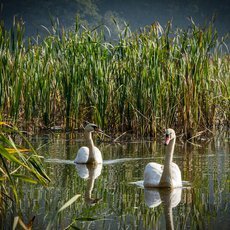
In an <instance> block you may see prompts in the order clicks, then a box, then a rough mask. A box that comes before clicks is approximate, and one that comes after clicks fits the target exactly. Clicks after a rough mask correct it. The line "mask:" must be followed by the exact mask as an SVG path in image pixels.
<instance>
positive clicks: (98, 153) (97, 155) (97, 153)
mask: <svg viewBox="0 0 230 230" xmlns="http://www.w3.org/2000/svg"><path fill="white" fill-rule="evenodd" d="M94 154H95V159H96V161H97V163H98V164H102V161H103V160H102V156H101V151H100V150H99V148H97V147H96V146H94Z"/></svg>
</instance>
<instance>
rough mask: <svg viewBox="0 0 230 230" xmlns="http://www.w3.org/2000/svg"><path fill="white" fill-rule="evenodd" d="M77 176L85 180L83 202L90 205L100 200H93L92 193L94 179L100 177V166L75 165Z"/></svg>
mask: <svg viewBox="0 0 230 230" xmlns="http://www.w3.org/2000/svg"><path fill="white" fill-rule="evenodd" d="M76 169H77V172H78V175H79V176H80V177H81V178H82V179H85V180H87V185H86V189H85V202H86V203H87V204H90V205H94V204H96V203H98V202H99V201H100V200H101V198H93V197H92V191H93V188H94V183H95V179H96V178H98V177H99V176H100V175H101V170H102V164H97V165H93V164H76Z"/></svg>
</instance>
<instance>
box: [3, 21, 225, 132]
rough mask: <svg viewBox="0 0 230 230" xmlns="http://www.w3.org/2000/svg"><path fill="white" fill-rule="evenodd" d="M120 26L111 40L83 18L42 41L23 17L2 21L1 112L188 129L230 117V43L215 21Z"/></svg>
mask: <svg viewBox="0 0 230 230" xmlns="http://www.w3.org/2000/svg"><path fill="white" fill-rule="evenodd" d="M118 29H119V35H118V38H117V41H113V40H112V38H109V39H110V40H108V38H107V40H106V39H105V32H103V28H102V27H98V28H94V29H90V28H85V27H82V26H80V25H79V24H78V22H76V27H75V31H66V30H64V29H59V30H58V29H55V28H54V29H53V30H52V32H50V34H49V35H48V36H47V37H46V38H44V39H43V40H42V41H41V42H40V43H37V42H33V40H32V39H31V38H29V39H28V41H27V42H26V41H25V39H24V38H23V30H24V25H23V24H22V23H21V22H15V24H14V25H13V27H12V29H11V30H10V31H7V30H5V28H4V24H3V23H2V24H1V27H0V48H1V51H0V57H1V58H0V73H1V76H2V77H1V93H0V96H1V97H0V102H1V106H0V108H1V109H0V111H1V116H2V117H5V119H7V118H8V119H9V118H10V119H13V120H15V121H16V122H19V121H21V120H23V119H26V121H28V122H30V123H32V124H33V125H35V126H38V127H40V126H45V127H51V126H53V125H57V124H58V125H62V126H63V127H65V128H67V129H69V128H75V127H78V126H79V125H80V124H81V123H82V122H83V121H84V120H93V121H94V122H96V123H98V124H99V125H101V126H102V127H103V129H108V130H109V129H110V130H111V131H114V132H118V131H127V130H130V131H133V132H134V133H136V134H140V135H144V134H146V135H156V133H157V131H158V130H161V129H162V128H163V127H166V126H172V127H176V128H177V129H180V130H183V132H184V133H185V134H186V135H187V137H189V136H191V135H192V133H193V132H194V131H198V130H201V129H205V128H206V127H209V128H210V127H213V126H214V125H215V124H217V123H219V124H224V123H227V122H229V114H230V113H229V85H230V84H229V83H230V78H229V51H228V48H227V46H226V44H225V43H224V40H223V39H222V40H221V39H219V38H218V35H217V32H216V31H215V29H214V27H213V24H212V22H210V24H209V25H207V26H206V27H204V28H201V27H198V26H197V25H195V24H194V22H193V21H192V20H191V26H190V27H189V28H187V29H173V28H172V25H171V22H169V23H168V24H167V25H166V26H165V27H164V28H163V27H162V26H161V25H160V24H159V23H154V24H152V25H150V26H146V27H145V28H143V29H142V30H141V31H139V32H138V33H137V32H131V31H130V29H129V27H128V26H127V25H126V26H125V27H124V29H123V30H120V28H119V27H118Z"/></svg>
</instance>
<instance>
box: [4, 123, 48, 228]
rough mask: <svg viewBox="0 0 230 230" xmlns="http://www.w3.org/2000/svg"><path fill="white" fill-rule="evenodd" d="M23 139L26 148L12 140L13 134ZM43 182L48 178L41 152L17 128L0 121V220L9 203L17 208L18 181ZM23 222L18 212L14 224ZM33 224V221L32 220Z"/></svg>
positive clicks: (46, 182)
mask: <svg viewBox="0 0 230 230" xmlns="http://www.w3.org/2000/svg"><path fill="white" fill-rule="evenodd" d="M16 137H17V138H20V139H21V140H23V141H24V142H25V143H26V145H27V148H22V147H19V146H18V145H16V144H15V142H14V138H16ZM19 180H20V181H21V182H26V183H32V184H38V183H39V184H42V185H44V186H46V185H47V184H48V182H49V181H50V179H49V177H48V175H47V174H46V172H45V170H44V168H43V165H42V162H41V159H40V156H39V155H38V154H37V153H36V151H35V150H34V148H33V147H32V145H31V144H30V142H29V141H28V140H27V139H26V138H25V136H24V135H23V134H22V133H21V132H20V131H19V130H18V129H17V128H16V127H13V126H11V125H9V124H7V123H5V122H0V185H1V189H0V221H1V222H2V218H3V219H4V215H7V212H5V209H6V210H7V209H8V208H9V206H11V207H14V208H15V209H17V207H18V204H19V202H20V200H21V198H22V197H21V191H20V190H19V189H18V186H17V185H18V182H19ZM18 223H19V224H20V225H23V224H24V223H23V221H22V219H21V217H20V216H16V217H15V225H17V224H18ZM31 224H32V222H31Z"/></svg>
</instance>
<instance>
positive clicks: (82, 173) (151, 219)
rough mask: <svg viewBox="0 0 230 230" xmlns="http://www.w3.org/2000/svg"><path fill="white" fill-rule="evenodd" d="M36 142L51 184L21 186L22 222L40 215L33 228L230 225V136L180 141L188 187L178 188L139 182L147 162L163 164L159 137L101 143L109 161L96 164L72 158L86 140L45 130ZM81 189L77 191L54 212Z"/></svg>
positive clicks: (179, 154)
mask: <svg viewBox="0 0 230 230" xmlns="http://www.w3.org/2000/svg"><path fill="white" fill-rule="evenodd" d="M33 142H34V145H35V146H36V147H40V148H39V153H40V154H41V155H43V156H44V157H45V167H46V170H47V172H48V175H50V177H51V180H52V181H51V183H50V184H49V186H48V187H47V188H43V187H41V186H33V185H28V184H24V183H23V184H20V185H19V187H18V188H19V190H20V192H21V193H22V194H24V196H23V197H24V198H23V199H22V200H21V202H20V208H21V211H22V217H23V220H24V221H25V222H28V221H29V220H30V219H31V218H32V217H33V216H35V220H34V224H33V229H45V228H47V226H50V227H51V229H65V228H69V229H71V227H76V228H77V229H166V228H167V229H173V228H174V229H229V226H230V173H229V162H230V159H229V157H230V154H229V153H230V151H229V149H230V142H229V139H228V138H217V139H215V140H213V141H210V142H208V143H202V144H201V145H200V147H199V146H194V145H182V144H181V143H180V142H179V140H178V142H177V145H176V148H175V154H174V162H175V163H177V164H178V166H179V168H180V170H181V172H182V178H183V181H184V183H183V184H184V187H183V188H182V189H175V190H173V191H168V190H147V189H144V188H143V186H142V180H143V171H144V167H145V165H146V164H147V163H148V162H150V161H155V162H158V163H162V162H163V159H164V151H165V147H164V146H163V144H161V143H159V142H158V143H156V142H149V141H146V142H145V141H141V142H137V143H124V144H109V143H108V144H107V143H106V144H105V143H104V144H103V143H102V144H97V146H98V147H99V148H100V150H101V151H102V153H103V159H104V161H105V163H104V164H103V166H101V167H100V166H99V167H98V168H89V167H88V168H87V167H86V166H85V165H84V166H80V167H76V165H75V164H74V163H73V160H74V158H75V153H76V151H77V149H78V148H79V147H80V146H82V145H83V144H84V141H83V139H82V137H81V136H80V137H78V138H77V139H75V138H73V137H72V136H64V135H60V136H55V137H54V136H51V135H47V136H42V137H37V138H35V139H34V140H33ZM201 146H202V147H201ZM86 178H88V179H86ZM77 194H80V197H79V198H78V199H77V200H76V201H75V202H74V203H73V204H72V205H71V206H69V207H68V208H66V209H65V210H63V211H62V212H60V213H59V214H57V211H58V210H59V209H60V208H61V207H62V206H63V204H64V203H65V202H67V201H68V200H69V199H71V198H72V197H73V196H75V195H77ZM13 217H14V215H11V214H9V215H8V218H7V220H5V223H4V224H5V226H6V229H9V228H10V226H12V221H13Z"/></svg>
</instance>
